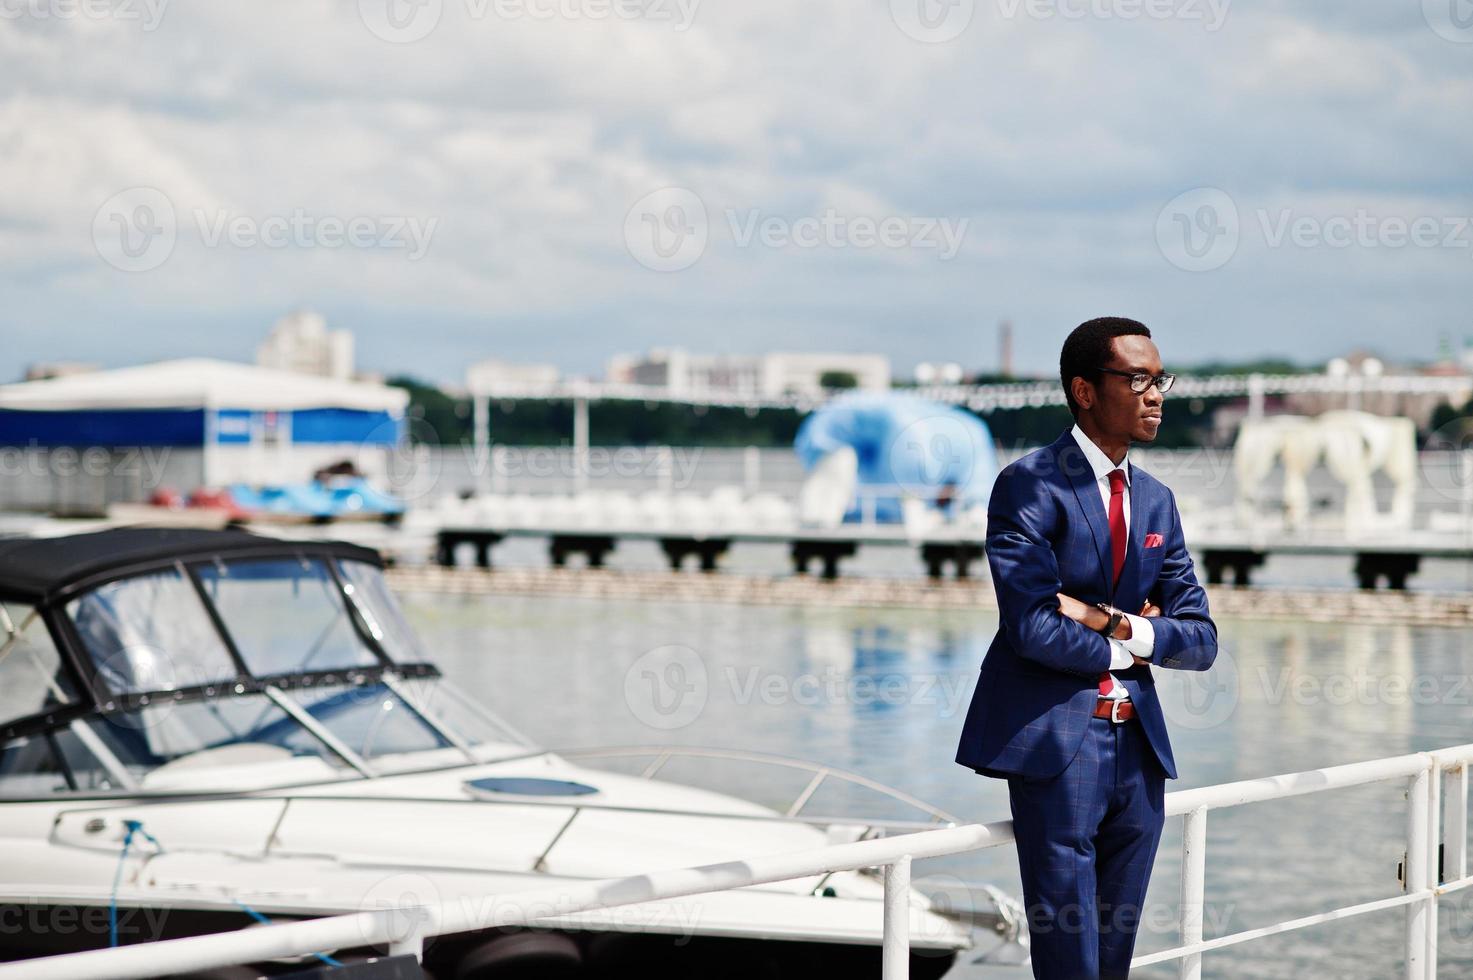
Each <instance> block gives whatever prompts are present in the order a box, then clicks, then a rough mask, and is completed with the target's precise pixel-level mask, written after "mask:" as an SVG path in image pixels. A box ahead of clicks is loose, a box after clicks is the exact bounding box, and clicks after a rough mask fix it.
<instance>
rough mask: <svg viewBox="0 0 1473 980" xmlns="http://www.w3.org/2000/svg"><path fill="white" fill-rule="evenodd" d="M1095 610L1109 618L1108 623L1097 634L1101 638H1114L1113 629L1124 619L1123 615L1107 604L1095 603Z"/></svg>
mask: <svg viewBox="0 0 1473 980" xmlns="http://www.w3.org/2000/svg"><path fill="white" fill-rule="evenodd" d="M1095 608H1096V609H1098V610H1100V611H1101V612H1103V613H1104V614H1105V615H1107V616H1109V617H1110V621H1109V622H1108V623H1106V624H1105V625H1104V626H1103V627H1102V628H1101V629H1099V630H1098V631H1097V632H1098V633H1099V634H1100V635H1101V636H1103V637H1106V638H1109V637H1111V636H1114V635H1115V627H1117V626H1119V625H1120V621H1121V620H1122V619H1124V618H1125V613H1123V612H1121V611H1120V610H1119V609H1116V608H1115V607H1114V606H1112V605H1110V604H1109V603H1108V602H1097V603H1095Z"/></svg>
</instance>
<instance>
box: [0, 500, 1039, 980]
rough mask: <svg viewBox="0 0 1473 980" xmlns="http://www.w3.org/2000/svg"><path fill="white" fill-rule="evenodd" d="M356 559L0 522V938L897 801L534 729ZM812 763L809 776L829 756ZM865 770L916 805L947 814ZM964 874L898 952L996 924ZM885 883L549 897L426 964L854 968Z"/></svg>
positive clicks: (1003, 912) (823, 830)
mask: <svg viewBox="0 0 1473 980" xmlns="http://www.w3.org/2000/svg"><path fill="white" fill-rule="evenodd" d="M381 572H382V568H381V563H380V560H379V556H378V555H377V553H375V552H373V551H370V550H368V549H364V548H361V547H357V546H354V545H349V544H344V543H339V542H327V541H287V540H283V539H280V538H275V537H261V536H257V535H254V534H251V533H248V532H245V531H239V530H223V531H214V530H201V529H188V528H117V529H111V530H104V531H98V532H94V533H89V534H78V535H70V536H66V537H54V538H44V539H26V540H19V539H17V540H7V541H0V633H3V637H4V638H3V640H0V927H5V926H7V924H8V925H9V926H10V927H8V928H0V958H3V959H6V960H17V959H23V958H29V957H33V956H40V955H46V954H53V953H59V952H69V951H75V950H81V949H90V948H98V947H104V946H108V945H110V944H113V945H117V944H133V943H139V942H149V941H153V940H158V939H165V938H173V937H177V936H187V935H198V934H204V933H211V932H220V931H225V930H233V929H239V928H243V927H247V926H250V925H251V924H252V922H258V921H262V920H270V921H290V920H292V919H304V918H311V917H316V916H322V915H329V914H336V913H342V912H351V911H357V910H362V909H368V908H382V907H391V908H401V907H402V908H405V909H412V908H413V907H416V906H420V905H424V904H427V903H432V902H439V901H453V900H456V899H459V898H463V899H464V900H466V901H472V900H475V901H484V900H485V898H484V896H487V895H503V894H510V893H513V892H517V891H526V890H531V889H545V888H548V887H549V886H555V885H556V884H557V883H559V882H569V883H576V882H581V881H586V880H588V879H596V878H607V877H615V876H623V875H632V874H640V873H647V872H651V871H655V870H659V869H663V868H679V867H685V866H691V865H697V864H705V863H711V862H716V861H723V860H738V859H742V858H747V857H751V856H754V855H762V854H777V853H786V852H793V851H801V850H808V849H812V848H814V847H818V846H822V845H823V844H825V843H831V842H835V841H847V840H854V839H859V838H861V837H865V836H877V835H880V834H883V833H884V832H885V831H886V830H887V829H893V828H894V827H895V826H898V825H899V822H892V823H890V824H887V823H886V822H884V821H872V820H864V819H859V818H853V819H843V820H840V819H836V818H832V817H830V818H818V817H805V816H803V815H802V813H801V812H800V811H801V810H802V808H803V804H804V802H806V800H807V798H808V796H809V795H810V794H808V793H805V794H804V797H803V799H802V800H799V801H796V802H795V805H794V806H793V807H790V808H788V810H787V811H779V810H776V809H773V808H771V807H768V806H763V805H759V804H757V803H754V802H749V801H747V800H744V799H740V798H737V797H735V796H731V795H725V794H723V793H717V792H712V791H709V790H705V789H699V788H696V787H693V786H688V785H682V784H679V783H675V782H666V781H660V780H656V779H654V778H650V776H652V775H653V770H648V771H647V773H646V774H645V775H635V774H626V773H620V772H616V771H610V770H607V769H602V768H595V767H591V766H589V765H586V764H578V763H577V762H576V760H575V758H573V757H569V756H567V755H563V754H559V753H557V752H553V751H548V750H546V749H543V748H540V747H538V746H535V745H532V744H530V743H529V742H528V741H527V740H526V739H525V738H523V737H521V736H520V735H518V734H517V733H516V731H515V730H514V729H513V728H512V727H511V726H510V725H508V724H507V723H505V722H504V721H502V720H501V719H499V718H497V717H495V716H494V715H493V714H491V713H489V712H487V711H485V710H484V709H483V708H481V707H480V706H478V705H476V704H475V703H474V702H473V701H472V700H471V699H469V698H467V697H466V696H465V695H464V694H463V693H462V692H461V691H459V690H458V689H457V688H456V686H455V685H454V684H453V683H452V682H451V681H450V680H448V679H445V678H442V677H441V675H440V673H439V671H438V670H437V669H436V668H435V666H434V665H433V664H432V663H431V662H430V661H429V658H428V657H427V656H426V654H425V653H424V651H423V650H422V648H421V646H420V642H419V640H418V639H417V638H416V637H415V635H414V633H413V631H412V630H411V629H410V627H409V626H408V624H407V622H406V620H405V619H404V617H403V615H402V614H401V612H400V610H399V608H398V606H397V604H396V602H395V600H394V598H393V597H392V595H391V594H390V592H389V590H388V589H387V588H386V586H385V584H384V580H383V577H382V574H381ZM529 710H534V709H533V707H532V706H529ZM654 751H658V752H663V753H668V752H672V751H678V750H669V749H659V750H654ZM605 754H610V755H612V754H618V753H613V752H610V753H605ZM725 755H728V756H740V755H741V754H740V753H725ZM708 756H709V757H711V758H719V757H721V756H723V753H720V752H711V753H708ZM742 757H743V758H749V757H746V756H742ZM789 764H790V765H791V764H792V763H789ZM814 771H815V772H816V773H817V774H818V775H816V776H815V777H814V781H813V782H811V783H810V784H809V785H810V787H815V786H817V784H818V781H821V780H822V779H823V778H825V775H826V774H827V773H828V770H826V769H822V768H820V767H814ZM829 778H843V777H842V774H841V775H840V776H831V777H829ZM854 778H856V780H857V777H854ZM857 781H859V782H864V781H863V780H857ZM866 785H869V786H871V787H872V788H876V787H875V786H874V784H866ZM878 788H880V789H883V787H878ZM890 795H891V796H892V797H893V798H895V799H902V800H906V801H907V802H911V803H914V804H916V805H918V806H920V807H922V810H923V812H924V815H925V816H926V817H927V818H929V820H928V823H929V825H930V826H938V825H941V822H940V821H941V820H942V819H943V818H944V817H945V815H944V814H941V813H940V812H939V811H936V810H934V809H930V808H926V807H924V805H923V804H919V803H918V801H913V800H909V799H908V798H906V797H904V796H903V795H902V794H897V793H893V792H890ZM916 823H919V822H916ZM908 829H916V827H915V824H912V825H911V826H910V827H909V828H908ZM988 894H989V895H991V896H992V897H993V898H994V899H995V901H996V907H995V908H983V909H963V910H960V911H958V910H955V909H951V908H948V907H943V906H949V905H950V903H943V902H933V900H932V899H931V898H928V897H927V896H926V895H925V894H923V893H922V892H921V891H919V890H913V892H912V896H911V918H912V922H911V930H910V936H911V945H912V954H911V959H912V963H911V975H912V976H916V977H927V976H931V977H935V976H940V975H942V974H943V973H945V972H946V971H947V970H948V969H949V968H950V966H951V965H952V963H953V961H954V960H955V958H956V956H957V954H958V952H960V951H963V950H968V949H972V948H974V945H975V944H976V943H977V942H978V941H979V939H978V937H977V936H975V935H974V930H978V929H980V930H982V931H983V932H984V933H985V934H986V936H987V938H988V939H989V940H990V941H992V942H993V943H996V942H998V941H999V936H1002V937H1004V938H1014V939H1017V938H1019V936H1018V932H1017V926H1016V925H1015V924H1014V921H1015V920H1014V915H1015V911H1016V910H1015V908H1014V907H1013V906H1012V904H1011V903H1010V902H1008V901H1007V900H1006V899H1004V898H1003V897H1001V896H1000V895H998V893H996V892H995V891H994V890H989V891H988ZM881 897H882V885H881V882H880V880H879V879H878V878H877V877H876V876H875V875H873V874H869V873H864V872H842V873H834V874H828V875H823V876H818V877H814V878H809V879H804V880H800V881H790V882H779V883H775V884H772V885H764V886H755V887H750V888H741V889H736V890H732V891H723V892H717V893H712V894H707V895H698V896H693V897H689V898H685V899H681V900H672V901H661V902H647V903H643V904H639V905H631V906H624V907H619V908H612V909H606V910H602V911H600V912H597V913H593V912H584V913H578V914H564V915H558V914H557V909H556V908H549V909H548V913H549V914H548V917H547V918H545V919H539V920H538V926H539V928H537V929H519V930H504V931H496V930H488V931H486V932H482V933H475V934H466V935H459V936H451V937H443V938H439V939H436V940H434V941H432V942H430V943H429V944H428V945H427V948H426V951H425V956H424V961H423V966H424V968H425V970H426V972H427V973H428V974H429V975H431V976H437V977H442V978H449V977H456V978H470V977H481V976H486V977H491V976H494V977H496V978H498V980H500V978H516V977H539V978H541V977H557V976H569V977H582V976H587V977H595V976H607V975H617V974H618V973H619V971H620V970H621V969H623V968H625V967H628V966H629V965H631V964H637V965H638V970H639V973H640V975H642V976H651V977H658V976H664V975H669V976H681V977H689V976H728V975H729V976H741V977H744V978H746V977H764V976H772V977H788V976H794V975H797V974H798V972H799V971H803V972H805V973H806V972H808V971H812V970H815V969H817V968H820V967H822V968H825V969H828V968H834V969H838V970H841V971H842V970H852V971H854V975H857V976H858V975H871V974H873V973H876V972H877V971H878V962H879V950H880V942H881V938H882V937H881V922H882V916H881ZM544 925H545V928H543V926H544ZM17 926H18V928H17ZM374 952H375V950H372V949H367V948H363V949H344V950H324V951H322V953H323V954H324V955H326V956H331V957H334V958H336V959H338V960H340V961H341V960H345V959H351V958H353V957H355V956H357V957H363V956H368V955H371V954H372V953H374ZM300 966H301V964H300V963H296V964H282V963H266V964H251V965H250V966H249V967H243V969H245V970H246V971H247V972H245V973H242V974H241V975H243V976H244V975H249V976H256V975H259V974H261V973H268V974H269V973H273V972H285V971H287V970H290V969H299V968H300ZM202 975H209V976H225V975H234V974H229V973H220V972H217V973H212V974H202Z"/></svg>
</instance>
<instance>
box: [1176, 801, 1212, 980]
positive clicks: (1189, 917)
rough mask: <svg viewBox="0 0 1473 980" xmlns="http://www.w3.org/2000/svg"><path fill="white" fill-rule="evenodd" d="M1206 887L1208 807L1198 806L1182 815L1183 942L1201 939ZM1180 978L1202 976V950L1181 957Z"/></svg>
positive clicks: (1187, 942) (1192, 978)
mask: <svg viewBox="0 0 1473 980" xmlns="http://www.w3.org/2000/svg"><path fill="white" fill-rule="evenodd" d="M1206 889H1207V808H1206V807H1205V806H1199V807H1197V808H1196V809H1195V810H1192V811H1191V812H1190V813H1186V814H1183V815H1182V833H1181V911H1180V917H1181V921H1180V925H1181V942H1182V945H1183V946H1190V945H1191V944H1192V943H1200V942H1201V941H1202V919H1203V905H1204V904H1205V902H1206V897H1205V896H1206ZM1179 970H1180V972H1179V973H1178V974H1177V976H1179V977H1180V978H1181V980H1202V954H1201V953H1190V954H1188V955H1186V956H1183V957H1182V958H1181V966H1180V967H1179Z"/></svg>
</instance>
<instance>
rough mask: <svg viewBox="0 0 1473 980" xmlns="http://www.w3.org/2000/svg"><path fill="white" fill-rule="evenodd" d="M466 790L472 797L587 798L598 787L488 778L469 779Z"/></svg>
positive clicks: (522, 778) (534, 779)
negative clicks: (505, 795) (512, 794)
mask: <svg viewBox="0 0 1473 980" xmlns="http://www.w3.org/2000/svg"><path fill="white" fill-rule="evenodd" d="M465 788H466V789H467V790H468V791H469V792H470V794H471V795H472V796H480V797H489V796H491V795H492V794H493V793H515V794H518V795H521V796H587V795H588V794H589V793H597V792H598V787H596V786H589V785H588V784H587V783H576V782H573V781H572V780H571V779H538V778H537V777H535V776H488V777H486V778H485V779H468V780H466V782H465Z"/></svg>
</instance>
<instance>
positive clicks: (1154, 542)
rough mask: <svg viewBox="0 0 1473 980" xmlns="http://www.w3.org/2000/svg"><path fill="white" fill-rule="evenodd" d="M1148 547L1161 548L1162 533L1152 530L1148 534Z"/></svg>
mask: <svg viewBox="0 0 1473 980" xmlns="http://www.w3.org/2000/svg"><path fill="white" fill-rule="evenodd" d="M1146 547H1147V548H1159V547H1161V535H1160V534H1157V533H1156V532H1155V531H1152V532H1151V533H1150V534H1148V535H1146Z"/></svg>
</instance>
